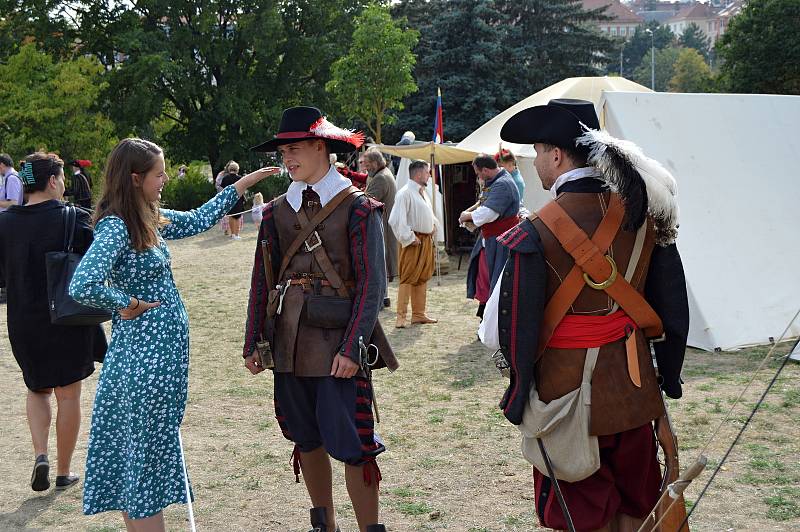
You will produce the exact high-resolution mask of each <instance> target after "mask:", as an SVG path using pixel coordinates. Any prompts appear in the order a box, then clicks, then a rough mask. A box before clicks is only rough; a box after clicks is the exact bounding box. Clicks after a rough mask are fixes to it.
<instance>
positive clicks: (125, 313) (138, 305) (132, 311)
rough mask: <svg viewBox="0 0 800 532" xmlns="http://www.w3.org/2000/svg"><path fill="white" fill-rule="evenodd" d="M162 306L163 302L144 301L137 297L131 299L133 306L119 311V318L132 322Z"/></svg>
mask: <svg viewBox="0 0 800 532" xmlns="http://www.w3.org/2000/svg"><path fill="white" fill-rule="evenodd" d="M160 305H161V301H154V302H152V303H150V302H149V301H142V300H141V299H137V298H135V297H132V298H131V304H130V305H128V306H127V307H125V308H122V309H120V310H119V317H120V318H122V319H123V320H132V319H134V318H138V317H139V316H141V315H142V314H144V313H145V312H146V311H148V310H150V309H151V308H156V307H158V306H160Z"/></svg>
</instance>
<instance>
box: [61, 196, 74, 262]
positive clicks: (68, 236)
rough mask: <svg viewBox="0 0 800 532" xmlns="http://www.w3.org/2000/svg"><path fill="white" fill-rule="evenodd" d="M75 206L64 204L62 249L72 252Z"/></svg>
mask: <svg viewBox="0 0 800 532" xmlns="http://www.w3.org/2000/svg"><path fill="white" fill-rule="evenodd" d="M75 218H76V214H75V207H73V206H72V205H65V206H64V251H66V252H67V253H72V240H73V238H74V237H75Z"/></svg>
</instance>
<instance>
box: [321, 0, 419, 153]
mask: <svg viewBox="0 0 800 532" xmlns="http://www.w3.org/2000/svg"><path fill="white" fill-rule="evenodd" d="M402 23H403V21H397V22H396V21H393V20H392V17H391V15H390V14H389V9H388V8H386V7H383V6H379V5H373V6H370V7H368V8H367V9H365V10H364V11H363V12H362V13H361V15H360V16H359V17H358V18H357V19H356V29H355V31H354V32H353V39H352V44H351V45H350V51H349V53H348V54H347V55H346V56H344V57H341V58H339V59H337V60H336V62H334V63H333V65H332V66H331V72H332V74H333V79H331V80H330V81H329V82H328V84H327V85H326V88H327V90H328V91H329V92H331V93H333V94H334V96H335V97H336V101H337V103H338V104H339V105H340V107H341V109H342V111H343V112H344V113H346V114H347V115H348V116H349V117H351V118H358V119H359V120H361V121H363V122H364V123H365V124H366V125H367V127H368V128H369V131H370V132H371V133H372V136H373V137H374V138H375V141H376V142H381V130H382V127H383V124H384V123H387V124H391V123H392V122H394V121H395V120H396V117H395V116H394V115H393V114H391V112H392V110H395V109H397V110H400V109H402V108H403V98H404V97H405V96H407V95H409V94H411V93H413V92H416V91H417V85H416V84H415V83H414V78H413V77H411V69H412V68H413V66H414V63H415V61H416V59H415V57H414V54H413V53H412V52H411V50H412V49H413V48H414V46H415V45H416V44H417V41H418V39H419V32H417V31H415V30H412V29H403V27H402V26H401V24H402Z"/></svg>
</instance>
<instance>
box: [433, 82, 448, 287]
mask: <svg viewBox="0 0 800 532" xmlns="http://www.w3.org/2000/svg"><path fill="white" fill-rule="evenodd" d="M442 142H444V124H442V89H441V87H436V118H435V119H434V121H433V144H432V145H431V170H432V171H433V175H434V176H435V177H434V179H433V194H432V198H431V199H432V200H433V216H434V218H436V219H437V220H438V219H439V217H438V216H436V213H437V210H438V209H437V208H436V204H437V203H438V202H439V193H438V192H437V191H436V184H437V182H441V176H442V172H441V168H439V169H438V170H439V171H438V172H437V168H436V166H434V163H435V162H436V158H435V153H436V144H441V143H442ZM440 189H441V187H440ZM442 210H444V194H443V195H442ZM444 226H445V219H444V216H442V234H445V227H444ZM438 236H439V231H438V229H436V230H434V232H433V251H434V256H433V260H434V264H435V265H436V286H442V271H441V265H440V264H439V243H438Z"/></svg>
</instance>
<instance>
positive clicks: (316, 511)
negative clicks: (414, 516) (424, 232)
mask: <svg viewBox="0 0 800 532" xmlns="http://www.w3.org/2000/svg"><path fill="white" fill-rule="evenodd" d="M362 143H363V135H362V134H360V133H354V132H352V131H348V130H344V129H341V128H338V127H336V126H334V125H333V124H331V123H330V122H328V120H326V119H325V117H324V116H323V115H322V113H321V112H320V111H319V109H316V108H314V107H292V108H290V109H286V110H285V111H284V112H283V116H282V118H281V123H280V128H279V131H278V133H277V134H276V135H275V136H274V138H272V139H270V140H269V141H267V142H264V143H263V144H260V145H258V146H256V147H255V148H253V150H255V151H260V152H275V151H277V152H279V153H280V156H281V158H282V159H283V164H284V166H285V167H286V170H287V171H288V172H289V175H290V177H291V179H292V183H291V184H290V185H289V189H288V191H287V192H286V193H285V194H283V195H281V196H279V197H277V198H275V199H274V200H272V201H271V202H269V203H268V204H267V206H266V207H265V208H264V210H263V217H262V222H261V228H260V230H259V235H258V245H257V248H256V254H255V263H254V265H253V276H252V282H251V288H250V301H249V304H248V307H247V328H246V333H245V345H244V353H243V356H244V359H245V365H246V366H247V368H248V369H249V370H250V371H251V372H252V373H253V374H255V373H259V372H261V371H263V370H264V369H272V370H273V373H274V382H275V390H274V396H275V415H276V417H277V419H278V423H279V425H280V428H281V430H282V432H283V434H284V436H285V437H286V438H287V439H289V440H291V441H292V442H294V444H295V447H294V452H293V460H294V466H295V475H297V476H298V480H297V481H298V482H299V474H300V472H301V471H302V473H303V479H304V480H305V483H306V487H307V489H308V493H309V495H310V497H311V501H312V504H313V508H312V510H311V523H312V526H313V527H314V528H313V530H314V531H319V532H333V531H334V530H338V527H337V526H336V515H335V513H334V506H333V493H332V480H331V464H330V458H329V457H333V458H335V459H336V460H339V461H341V462H344V464H345V479H346V483H347V490H348V493H349V495H350V499H351V501H352V503H353V510H354V512H355V515H356V519H357V520H358V525H359V529H360V530H361V532H380V531H383V530H385V529H384V527H383V525H381V524H379V523H378V482H379V481H380V479H381V475H380V469H378V465H377V463H376V457H377V456H378V455H379V454H380V453H382V452H383V451H384V450H385V447H384V445H383V442H382V441H381V440H380V438H379V437H378V435H377V434H376V433H375V431H374V424H373V423H374V420H373V413H372V405H373V391H372V380H371V378H370V372H371V370H372V369H377V368H379V367H384V366H388V367H389V369H390V370H394V369H396V368H397V366H398V364H397V360H396V359H395V358H394V354H393V352H392V350H391V347H390V346H389V345H388V343H387V342H386V338H385V336H384V335H383V332H382V330H381V328H380V324H379V323H378V321H377V320H378V310H379V308H380V306H381V304H382V301H383V294H384V293H385V289H386V275H385V265H384V249H383V236H382V230H381V224H382V221H381V213H382V205H381V204H380V203H379V202H377V201H375V200H373V199H371V198H370V197H369V196H366V195H365V194H364V193H363V192H361V191H359V190H358V189H356V188H355V187H353V186H352V184H351V182H350V180H349V179H347V178H346V177H344V176H342V175H341V174H340V173H339V172H337V171H336V168H335V167H334V166H332V165H331V164H330V158H329V155H330V154H331V153H344V152H350V151H353V150H355V149H356V148H358V147H359V146H360V145H361V144H362Z"/></svg>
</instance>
